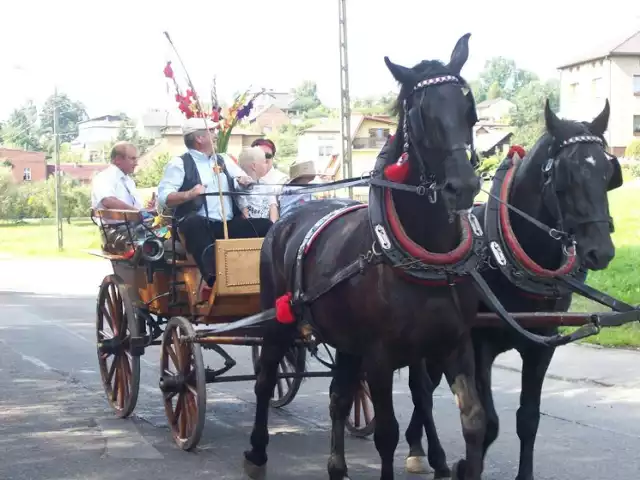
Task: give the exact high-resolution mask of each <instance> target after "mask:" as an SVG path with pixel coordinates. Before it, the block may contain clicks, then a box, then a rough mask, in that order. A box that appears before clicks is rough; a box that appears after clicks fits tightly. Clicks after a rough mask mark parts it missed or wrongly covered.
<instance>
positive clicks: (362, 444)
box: [0, 262, 640, 480]
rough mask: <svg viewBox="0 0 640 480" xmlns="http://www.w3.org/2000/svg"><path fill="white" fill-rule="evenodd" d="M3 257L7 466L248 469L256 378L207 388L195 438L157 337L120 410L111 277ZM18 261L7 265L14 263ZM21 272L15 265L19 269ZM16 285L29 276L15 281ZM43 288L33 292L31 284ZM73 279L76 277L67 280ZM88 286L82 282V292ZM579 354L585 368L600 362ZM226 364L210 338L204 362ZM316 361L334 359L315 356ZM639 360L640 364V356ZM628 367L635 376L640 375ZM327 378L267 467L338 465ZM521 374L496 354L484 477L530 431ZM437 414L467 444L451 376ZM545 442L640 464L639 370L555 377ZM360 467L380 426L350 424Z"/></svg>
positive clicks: (130, 473) (0, 333)
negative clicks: (98, 308)
mask: <svg viewBox="0 0 640 480" xmlns="http://www.w3.org/2000/svg"><path fill="white" fill-rule="evenodd" d="M3 265H5V266H6V265H8V264H4V263H3V262H0V276H1V277H3V278H4V279H5V281H2V280H0V419H1V420H0V452H2V453H1V454H0V479H3V480H4V479H48V480H53V479H56V480H57V479H87V480H88V479H100V480H116V479H118V480H120V479H122V480H125V479H126V480H137V479H140V480H142V479H149V478H154V479H158V480H164V479H176V478H184V479H186V478H207V479H225V480H227V479H228V480H232V479H233V480H236V479H244V478H247V477H246V475H245V474H244V473H243V470H242V458H243V457H242V452H243V451H244V450H245V449H246V448H247V447H248V445H249V434H250V430H251V426H252V422H253V415H254V406H255V403H254V394H253V383H252V382H244V383H235V384H215V385H210V386H209V387H208V390H207V396H208V407H207V420H206V426H205V430H204V434H203V437H202V440H201V441H200V444H199V447H198V448H197V450H196V451H195V452H192V453H187V452H183V451H181V450H179V449H178V448H177V446H176V445H175V444H174V443H173V441H172V439H171V434H170V432H169V430H168V428H167V426H166V417H165V415H164V409H163V406H162V402H161V395H160V391H159V389H158V386H157V384H158V378H159V368H158V357H159V349H158V348H157V347H155V349H150V350H148V351H147V353H146V355H145V356H144V357H143V359H142V363H141V391H140V396H139V399H138V405H137V407H136V410H135V415H134V416H132V417H131V418H129V419H127V420H120V419H117V418H115V417H114V416H113V415H112V414H111V412H110V410H109V407H108V405H107V402H106V400H105V398H104V392H103V390H102V385H101V383H100V380H99V373H98V371H97V362H96V349H95V340H94V339H95V332H94V321H95V317H94V315H95V313H94V308H95V293H94V294H93V295H92V294H90V291H91V290H94V291H95V292H97V284H98V283H99V281H100V280H101V278H102V277H99V278H91V279H89V280H84V281H83V280H81V279H78V278H77V277H73V278H71V277H70V280H69V282H70V283H73V282H76V283H78V284H82V287H83V288H80V287H78V288H77V289H75V290H76V291H75V292H74V293H75V295H70V294H64V293H60V291H64V290H65V288H64V286H65V285H66V286H68V285H69V284H70V283H65V281H62V280H60V279H58V280H57V282H59V284H58V287H57V290H58V292H57V293H56V286H54V287H51V288H50V289H49V290H48V293H44V294H43V293H41V292H39V290H42V289H39V287H38V286H39V285H44V284H46V283H47V282H46V281H44V280H43V279H42V278H39V279H38V280H37V281H36V284H35V285H36V287H27V286H25V285H22V284H21V282H20V280H19V279H17V280H15V281H13V282H12V283H11V284H12V285H13V287H14V288H12V289H11V290H14V291H2V290H7V288H6V284H7V282H6V279H7V276H6V273H7V271H8V270H6V269H5V270H4V271H2V270H3ZM7 268H8V267H7ZM14 278H15V277H14ZM16 285H17V286H16ZM29 290H31V291H33V290H36V291H38V292H37V293H25V292H27V291H29ZM67 290H68V288H67ZM78 292H80V293H79V294H78ZM229 352H230V353H231V354H232V355H233V356H234V357H235V358H236V359H237V360H238V366H237V367H236V368H235V369H234V371H233V373H237V374H243V373H251V367H250V349H249V348H248V347H247V348H242V347H233V348H230V349H229ZM586 358H587V360H586V361H585V360H584V358H581V359H580V361H581V362H583V365H582V367H583V369H584V371H585V375H584V376H585V378H587V377H588V375H587V373H588V372H589V370H590V368H591V365H590V364H589V361H588V356H587V357H586ZM206 363H209V364H211V365H214V364H216V365H218V364H219V361H218V360H217V359H216V357H214V356H213V355H212V354H211V353H210V352H205V364H206ZM310 367H311V368H313V369H316V370H320V369H322V368H323V367H322V366H321V365H319V364H318V363H316V362H315V361H314V362H312V363H311V365H310ZM638 369H639V370H640V365H638ZM407 377H408V374H407V371H406V370H403V371H401V372H400V373H399V375H397V377H396V383H395V391H394V393H395V396H394V402H395V408H396V415H397V417H398V421H399V422H400V428H401V442H400V444H399V446H398V450H397V452H396V471H397V478H410V479H417V478H430V476H429V475H424V476H417V475H409V474H406V473H405V472H404V457H405V456H406V453H407V448H406V444H405V442H404V428H406V425H407V422H408V420H409V417H410V414H411V408H412V406H411V400H410V397H409V394H408V387H407ZM638 377H640V376H637V377H636V378H629V382H637V380H638ZM328 382H329V380H328V379H309V380H306V381H305V382H304V383H303V385H302V387H301V389H300V392H299V393H298V395H297V397H296V398H295V400H294V401H293V402H292V403H291V404H290V405H289V406H288V407H285V408H284V409H282V410H279V411H276V410H272V411H271V412H272V413H271V422H270V427H271V429H270V431H271V435H272V436H271V440H270V444H269V455H270V456H269V464H268V476H267V478H268V479H272V480H279V479H283V480H287V479H294V478H295V479H326V478H327V474H326V462H327V458H328V450H329V434H328V428H329V415H328V394H327V391H328ZM519 382H520V374H519V373H518V372H517V371H513V370H509V369H504V368H496V369H495V371H494V395H495V401H496V406H497V409H498V412H499V415H500V419H501V432H500V437H499V439H498V441H497V442H496V443H495V444H494V446H493V447H492V449H491V450H490V452H489V455H488V458H487V461H486V464H485V473H484V476H483V478H486V479H496V480H497V479H513V478H515V476H516V472H517V465H518V452H519V442H518V438H517V436H516V433H515V410H516V408H517V404H518V397H519V392H520V391H519ZM434 403H435V415H436V422H437V426H438V428H439V432H440V435H441V439H442V442H443V445H444V447H445V449H446V451H447V454H448V460H449V462H450V463H451V462H453V461H455V460H457V459H458V458H460V455H461V454H462V453H463V443H462V436H461V433H460V423H459V416H458V411H457V409H456V407H455V403H454V401H453V398H452V395H451V394H450V392H449V391H448V390H447V389H444V388H440V389H439V390H438V391H437V397H436V398H435V402H434ZM542 410H543V417H542V419H541V423H540V429H539V434H538V441H537V445H536V479H538V480H542V479H548V480H551V479H554V480H561V479H587V478H588V479H598V480H600V479H609V478H612V477H616V478H629V479H634V478H639V476H640V384H638V383H624V384H620V385H618V386H615V385H614V386H602V385H598V384H596V383H594V382H589V381H578V380H572V381H564V380H558V379H553V378H548V379H547V381H546V383H545V389H544V395H543V400H542ZM347 461H348V464H349V468H350V476H351V478H352V480H356V479H377V478H378V472H379V470H378V468H379V458H378V454H377V451H376V450H375V446H374V444H373V441H372V439H365V440H362V439H356V438H353V437H350V436H348V435H347Z"/></svg>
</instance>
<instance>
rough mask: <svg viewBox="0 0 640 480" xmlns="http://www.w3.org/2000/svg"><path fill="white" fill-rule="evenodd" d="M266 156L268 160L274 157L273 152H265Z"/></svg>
mask: <svg viewBox="0 0 640 480" xmlns="http://www.w3.org/2000/svg"><path fill="white" fill-rule="evenodd" d="M264 157H265V158H266V159H267V160H271V159H272V158H273V153H265V154H264Z"/></svg>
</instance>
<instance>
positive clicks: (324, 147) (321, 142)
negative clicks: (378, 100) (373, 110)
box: [298, 114, 398, 194]
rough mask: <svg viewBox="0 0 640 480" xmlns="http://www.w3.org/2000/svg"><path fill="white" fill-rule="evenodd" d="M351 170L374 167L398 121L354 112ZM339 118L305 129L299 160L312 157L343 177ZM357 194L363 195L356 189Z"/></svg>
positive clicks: (361, 171) (360, 171)
mask: <svg viewBox="0 0 640 480" xmlns="http://www.w3.org/2000/svg"><path fill="white" fill-rule="evenodd" d="M350 123H351V135H350V140H351V173H352V175H353V176H354V177H358V176H361V175H363V174H366V173H368V172H370V171H371V170H373V167H374V165H375V163H376V158H377V156H378V153H379V152H380V149H381V148H382V147H383V146H384V144H385V142H386V141H387V138H388V137H389V136H390V135H392V134H394V133H395V131H396V129H397V126H398V123H397V122H396V121H395V120H394V119H392V118H391V117H389V116H388V115H361V114H360V115H358V114H354V115H351V118H350ZM340 125H341V122H340V119H339V118H336V119H333V118H332V119H325V121H323V122H321V123H319V124H317V125H315V126H313V127H311V128H308V129H306V130H305V131H304V132H302V134H301V135H300V136H299V137H298V159H299V160H300V161H303V160H313V161H315V162H316V166H317V170H318V171H320V172H325V173H326V174H327V175H329V176H331V175H333V178H334V179H335V180H338V179H341V178H343V172H342V151H341V139H340V138H341V133H340ZM356 190H358V192H355V193H356V194H362V193H363V192H360V190H363V191H366V189H359V188H356Z"/></svg>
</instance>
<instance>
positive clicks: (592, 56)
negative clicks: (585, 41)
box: [558, 26, 640, 70]
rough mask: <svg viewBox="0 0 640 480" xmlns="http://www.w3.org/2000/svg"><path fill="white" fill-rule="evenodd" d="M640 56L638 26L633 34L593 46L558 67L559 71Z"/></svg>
mask: <svg viewBox="0 0 640 480" xmlns="http://www.w3.org/2000/svg"><path fill="white" fill-rule="evenodd" d="M624 55H639V56H640V30H638V27H637V26H636V27H635V28H634V30H633V33H631V32H627V33H623V34H622V35H620V34H618V35H617V36H616V37H614V38H610V39H608V40H607V41H605V42H601V43H599V44H596V45H595V46H593V47H592V48H591V49H590V50H588V51H586V52H583V53H582V54H580V55H576V56H574V57H573V58H570V59H569V60H567V61H565V62H564V63H563V64H562V65H560V66H559V67H558V69H559V70H562V69H565V68H568V67H573V66H576V65H580V64H582V63H587V62H591V61H594V60H599V59H601V58H605V57H609V56H624Z"/></svg>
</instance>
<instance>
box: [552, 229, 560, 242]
mask: <svg viewBox="0 0 640 480" xmlns="http://www.w3.org/2000/svg"><path fill="white" fill-rule="evenodd" d="M549 236H550V237H551V238H553V239H554V240H558V241H560V240H562V233H561V232H560V231H559V230H558V229H556V228H552V229H550V230H549Z"/></svg>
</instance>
